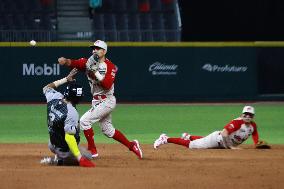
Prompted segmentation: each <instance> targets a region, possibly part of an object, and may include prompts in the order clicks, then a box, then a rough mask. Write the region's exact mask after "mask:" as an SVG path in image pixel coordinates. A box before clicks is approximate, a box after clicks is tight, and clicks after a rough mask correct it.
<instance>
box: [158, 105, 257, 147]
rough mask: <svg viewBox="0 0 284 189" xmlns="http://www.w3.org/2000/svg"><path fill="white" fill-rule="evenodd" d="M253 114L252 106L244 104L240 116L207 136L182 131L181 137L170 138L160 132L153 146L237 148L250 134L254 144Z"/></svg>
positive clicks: (255, 131) (254, 124) (255, 128)
mask: <svg viewBox="0 0 284 189" xmlns="http://www.w3.org/2000/svg"><path fill="white" fill-rule="evenodd" d="M254 115H255V111H254V108H253V107H252V106H245V107H244V108H243V111H242V114H241V116H240V117H238V118H236V119H234V120H232V121H231V122H229V123H228V124H227V125H226V126H225V127H224V129H223V130H222V131H215V132H213V133H211V134H209V135H208V136H205V137H203V136H193V135H190V134H188V133H183V134H182V137H181V138H170V137H168V136H167V135H166V134H161V135H160V137H159V138H158V139H157V140H156V141H155V142H154V148H155V149H157V148H158V147H159V146H161V145H163V144H167V143H174V144H178V145H183V146H185V147H187V148H190V149H210V148H221V149H222V148H224V149H239V147H238V146H239V145H240V144H242V143H243V142H244V141H245V140H247V139H248V137H249V136H250V135H252V138H253V141H254V144H255V145H256V144H257V143H258V141H259V138H258V132H257V126H256V123H255V122H254V121H253V118H254Z"/></svg>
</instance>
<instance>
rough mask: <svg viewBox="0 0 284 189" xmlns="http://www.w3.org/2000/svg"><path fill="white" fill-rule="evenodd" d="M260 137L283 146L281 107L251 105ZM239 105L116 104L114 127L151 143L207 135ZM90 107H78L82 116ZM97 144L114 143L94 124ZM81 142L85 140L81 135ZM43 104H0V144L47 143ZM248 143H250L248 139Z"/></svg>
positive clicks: (236, 111)
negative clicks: (163, 136)
mask: <svg viewBox="0 0 284 189" xmlns="http://www.w3.org/2000/svg"><path fill="white" fill-rule="evenodd" d="M254 106H255V108H256V118H255V121H256V122H257V124H258V130H259V134H260V138H262V139H264V140H267V141H268V142H269V143H271V144H284V137H283V136H284V105H283V104H274V105H273V104H254ZM242 107H243V105H241V104H224V105H214V104H209V105H208V104H207V105H205V104H204V105H192V104H188V105H143V104H135V105H126V104H119V105H117V107H116V109H115V111H114V112H113V113H112V117H113V124H114V126H115V127H116V128H117V129H119V130H121V131H122V132H123V133H124V134H125V135H126V136H127V137H128V138H129V139H131V140H132V139H139V141H140V142H141V143H145V144H151V143H153V141H154V140H155V138H157V137H158V136H159V135H160V133H162V132H165V133H167V134H168V135H169V136H180V134H181V133H182V132H190V133H192V134H194V135H207V134H209V133H211V132H213V131H216V130H221V129H222V128H223V126H224V125H225V124H227V122H229V121H230V120H231V119H233V118H236V117H237V116H238V115H239V114H240V112H241V109H242ZM88 109H89V105H80V106H78V110H79V113H80V115H82V114H83V113H84V112H85V111H86V110H88ZM93 128H94V130H95V133H96V134H95V141H96V142H97V143H114V142H115V141H114V140H112V139H109V138H107V137H105V136H104V135H103V134H102V133H101V132H100V129H99V127H98V125H95V126H94V127H93ZM81 136H82V138H81V139H82V142H83V143H84V142H85V137H84V136H83V134H82V133H81ZM47 141H48V133H47V126H46V105H0V143H47ZM247 143H249V144H250V143H252V140H251V139H249V140H248V141H247Z"/></svg>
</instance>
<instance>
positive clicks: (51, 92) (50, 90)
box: [43, 86, 64, 102]
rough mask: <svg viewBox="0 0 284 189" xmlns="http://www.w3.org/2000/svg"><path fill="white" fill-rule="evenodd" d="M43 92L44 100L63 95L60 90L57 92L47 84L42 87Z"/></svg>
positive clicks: (60, 97) (47, 100) (58, 97)
mask: <svg viewBox="0 0 284 189" xmlns="http://www.w3.org/2000/svg"><path fill="white" fill-rule="evenodd" d="M43 94H44V95H45V98H46V102H49V101H51V100H53V99H62V98H63V97H64V96H63V95H62V94H61V93H60V92H57V91H56V90H54V89H53V88H51V87H47V86H46V87H44V88H43Z"/></svg>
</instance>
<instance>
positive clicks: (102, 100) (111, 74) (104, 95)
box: [58, 40, 142, 159]
mask: <svg viewBox="0 0 284 189" xmlns="http://www.w3.org/2000/svg"><path fill="white" fill-rule="evenodd" d="M90 47H91V49H92V55H91V57H90V58H88V59H86V58H81V59H77V60H74V59H67V58H64V57H61V58H59V59H58V62H59V64H60V65H65V66H68V67H71V68H77V69H78V70H80V71H83V72H85V73H86V76H87V78H88V81H89V84H90V87H91V93H92V95H93V100H92V107H91V108H90V109H89V110H88V111H87V112H86V113H85V114H84V115H83V116H82V117H81V119H80V127H81V129H82V130H83V131H84V135H85V137H86V139H87V141H88V150H89V151H90V152H91V153H92V156H93V157H97V156H98V153H97V149H96V146H95V142H94V132H93V129H92V125H93V124H94V123H96V122H99V126H100V128H101V131H102V132H103V133H104V134H105V135H106V136H107V137H109V138H113V139H115V140H116V141H118V142H120V143H122V144H123V145H125V146H126V147H127V148H128V149H129V150H130V151H132V152H134V153H135V154H136V155H137V156H138V158H140V159H141V158H142V151H141V148H140V145H139V142H138V141H137V140H134V141H132V142H130V141H129V140H128V139H127V138H126V137H125V136H124V135H123V134H122V133H121V132H120V131H119V130H117V129H115V128H114V127H113V125H112V119H111V112H112V111H113V110H114V108H115V106H116V98H115V96H114V95H113V93H114V80H115V76H116V72H117V67H116V66H115V65H114V64H113V63H112V62H111V61H110V60H109V59H107V58H106V57H105V55H106V53H107V44H106V43H105V42H104V41H101V40H97V41H96V42H95V43H94V44H93V45H91V46H90Z"/></svg>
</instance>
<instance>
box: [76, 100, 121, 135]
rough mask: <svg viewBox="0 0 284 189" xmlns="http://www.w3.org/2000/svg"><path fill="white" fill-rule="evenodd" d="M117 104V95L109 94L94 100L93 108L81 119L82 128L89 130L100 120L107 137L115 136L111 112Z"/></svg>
mask: <svg viewBox="0 0 284 189" xmlns="http://www.w3.org/2000/svg"><path fill="white" fill-rule="evenodd" d="M115 106H116V98H115V96H107V98H105V99H101V100H95V99H94V100H93V101H92V108H91V109H90V110H88V111H87V112H86V113H85V114H84V115H83V116H82V117H81V119H80V127H81V130H87V129H90V128H91V127H92V125H93V124H94V123H96V122H99V126H100V128H101V131H102V132H103V133H104V134H105V135H106V136H107V137H110V138H111V137H113V135H114V132H115V128H114V127H113V125H112V120H111V112H112V111H113V110H114V108H115Z"/></svg>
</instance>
